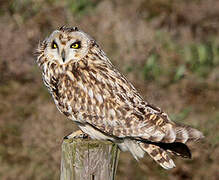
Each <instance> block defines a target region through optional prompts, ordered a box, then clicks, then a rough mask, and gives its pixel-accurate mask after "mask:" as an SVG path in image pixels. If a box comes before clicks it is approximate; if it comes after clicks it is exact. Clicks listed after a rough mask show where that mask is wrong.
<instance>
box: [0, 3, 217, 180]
mask: <svg viewBox="0 0 219 180" xmlns="http://www.w3.org/2000/svg"><path fill="white" fill-rule="evenodd" d="M62 25H68V26H78V27H79V28H80V29H82V30H83V31H85V32H87V33H89V34H90V35H91V36H93V37H94V38H95V39H96V40H97V42H98V43H99V44H100V46H101V47H102V48H103V49H104V51H105V52H106V53H107V55H108V56H109V57H110V59H111V60H112V62H113V63H114V64H115V65H116V66H117V67H118V69H119V70H120V71H121V72H122V73H123V74H125V75H126V76H127V77H128V79H129V80H130V81H131V82H132V83H133V84H134V85H135V87H136V88H137V89H139V91H140V92H141V94H142V95H143V97H144V98H145V100H147V101H149V102H151V103H153V104H155V105H157V106H159V107H161V108H162V109H163V110H164V111H166V112H167V113H168V114H169V115H170V117H171V118H172V119H173V120H174V121H177V122H183V123H186V124H190V125H192V126H193V127H195V128H198V129H199V130H201V131H202V132H204V134H205V136H206V138H205V139H204V140H203V141H202V142H199V143H190V144H189V146H190V147H191V150H192V152H193V159H192V160H186V159H181V158H174V161H175V163H176V165H177V167H176V168H174V169H173V170H170V171H166V170H163V169H162V168H161V167H159V166H158V165H157V164H156V163H155V162H153V160H152V159H151V158H149V156H147V155H146V156H145V158H144V159H142V160H140V161H139V162H137V161H135V159H133V157H132V156H131V155H130V154H129V153H121V156H120V161H119V167H118V171H117V179H118V180H145V179H149V180H158V179H170V180H172V179H174V180H175V179H179V180H181V179H188V180H191V179H194V180H216V179H219V36H218V35H219V1H218V0H181V1H178V0H120V1H118V0H102V1H101V0H80V1H79V0H71V1H70V0H69V1H68V0H63V1H58V0H44V1H43V0H1V1H0V179H2V180H15V179H16V180H26V179H27V180H29V179H31V180H35V179H37V180H38V179H39V180H41V179H42V180H54V179H59V175H60V158H61V157H60V156H61V144H62V138H63V137H64V136H65V135H67V134H69V133H70V132H72V131H74V130H76V129H77V127H76V126H75V125H74V124H73V123H72V122H71V121H70V120H67V118H65V117H64V116H63V115H61V114H60V113H59V112H58V110H57V109H56V107H55V105H54V103H53V101H52V99H51V97H50V95H49V93H48V91H47V89H46V88H45V87H44V85H43V83H42V80H41V74H40V71H39V69H38V67H37V65H36V63H35V57H34V55H33V53H34V51H35V49H36V48H37V45H38V43H39V41H42V40H43V39H44V38H45V37H46V36H48V35H49V34H50V33H51V32H52V31H53V30H54V29H56V28H58V27H60V26H62Z"/></svg>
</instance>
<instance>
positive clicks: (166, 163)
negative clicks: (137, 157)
mask: <svg viewBox="0 0 219 180" xmlns="http://www.w3.org/2000/svg"><path fill="white" fill-rule="evenodd" d="M139 145H140V147H141V148H142V149H143V150H144V151H145V152H147V153H148V154H149V155H150V156H151V157H152V158H153V159H154V160H155V161H156V162H157V163H158V164H159V165H160V166H162V167H163V168H164V169H171V168H174V167H176V166H175V164H174V162H173V160H172V159H171V158H170V157H169V156H168V154H167V152H166V151H165V150H163V149H162V148H160V147H159V146H156V145H154V144H146V143H139Z"/></svg>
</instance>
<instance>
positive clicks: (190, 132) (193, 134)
mask: <svg viewBox="0 0 219 180" xmlns="http://www.w3.org/2000/svg"><path fill="white" fill-rule="evenodd" d="M175 132H176V139H175V141H174V142H181V143H186V142H187V141H196V140H198V139H202V138H204V136H203V134H202V133H201V132H200V131H198V130H197V129H194V128H192V127H190V126H186V125H177V126H176V128H175Z"/></svg>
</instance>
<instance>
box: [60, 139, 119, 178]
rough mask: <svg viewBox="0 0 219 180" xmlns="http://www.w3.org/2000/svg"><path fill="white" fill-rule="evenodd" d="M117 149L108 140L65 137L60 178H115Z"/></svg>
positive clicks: (117, 157)
mask: <svg viewBox="0 0 219 180" xmlns="http://www.w3.org/2000/svg"><path fill="white" fill-rule="evenodd" d="M118 159H119V149H118V146H117V145H116V144H113V143H111V142H109V141H97V140H91V139H82V138H75V139H65V140H64V141H63V143H62V160H61V176H60V180H115V174H116V169H117V164H118Z"/></svg>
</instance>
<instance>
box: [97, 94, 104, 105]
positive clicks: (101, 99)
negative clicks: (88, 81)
mask: <svg viewBox="0 0 219 180" xmlns="http://www.w3.org/2000/svg"><path fill="white" fill-rule="evenodd" d="M96 98H97V100H98V101H99V103H100V104H102V103H103V98H102V96H101V95H100V94H99V93H98V94H97V95H96Z"/></svg>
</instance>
